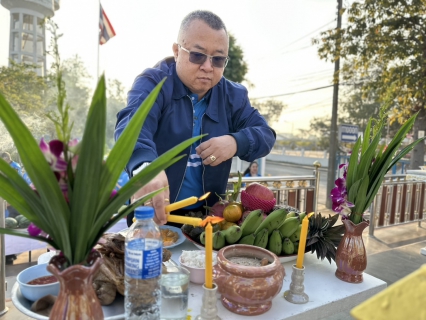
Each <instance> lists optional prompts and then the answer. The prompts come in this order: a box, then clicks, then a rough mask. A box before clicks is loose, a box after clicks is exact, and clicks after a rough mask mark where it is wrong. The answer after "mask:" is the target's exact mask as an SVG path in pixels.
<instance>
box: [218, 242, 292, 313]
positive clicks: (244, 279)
mask: <svg viewBox="0 0 426 320" xmlns="http://www.w3.org/2000/svg"><path fill="white" fill-rule="evenodd" d="M231 257H251V258H257V259H259V260H262V259H263V258H266V259H268V261H269V264H268V265H266V266H262V267H249V266H242V265H238V264H235V263H232V262H231V261H229V260H228V259H229V258H231ZM284 275H285V271H284V267H283V266H282V265H281V263H280V261H279V260H278V257H277V256H276V255H275V254H273V253H272V252H270V251H268V250H266V249H262V248H260V247H255V246H249V245H243V244H236V245H232V246H226V247H224V248H222V249H220V250H219V252H218V254H217V264H216V265H215V266H214V268H213V277H214V280H215V282H216V284H217V286H218V291H219V293H220V294H221V301H222V304H223V306H224V307H225V308H227V309H228V310H230V311H232V312H234V313H237V314H241V315H248V316H253V315H259V314H262V313H265V312H266V311H268V310H269V309H270V308H271V306H272V299H273V298H274V297H275V296H276V295H277V294H278V293H279V292H280V291H281V288H282V286H283V279H284Z"/></svg>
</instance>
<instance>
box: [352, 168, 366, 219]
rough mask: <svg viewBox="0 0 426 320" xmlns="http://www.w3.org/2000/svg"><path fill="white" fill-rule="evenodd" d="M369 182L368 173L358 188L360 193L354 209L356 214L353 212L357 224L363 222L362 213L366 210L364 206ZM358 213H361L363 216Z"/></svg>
mask: <svg viewBox="0 0 426 320" xmlns="http://www.w3.org/2000/svg"><path fill="white" fill-rule="evenodd" d="M368 184H369V179H368V175H366V176H364V178H363V179H362V180H361V183H360V185H359V188H358V195H357V198H356V203H355V207H354V208H353V209H352V212H354V213H356V214H351V220H352V222H353V223H355V224H358V223H360V222H362V214H363V213H364V211H365V210H364V206H365V201H366V198H367V191H368ZM357 214H361V216H359V215H357ZM360 217H361V218H360Z"/></svg>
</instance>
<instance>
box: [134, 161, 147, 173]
mask: <svg viewBox="0 0 426 320" xmlns="http://www.w3.org/2000/svg"><path fill="white" fill-rule="evenodd" d="M150 163H151V162H144V163H142V164H141V165H140V166H139V167H137V168H136V169H135V170H133V171H132V175H133V176H135V175H137V174H138V173H139V172H141V171H142V170H143V169H144V168H146V167H147V166H148V165H149V164H150Z"/></svg>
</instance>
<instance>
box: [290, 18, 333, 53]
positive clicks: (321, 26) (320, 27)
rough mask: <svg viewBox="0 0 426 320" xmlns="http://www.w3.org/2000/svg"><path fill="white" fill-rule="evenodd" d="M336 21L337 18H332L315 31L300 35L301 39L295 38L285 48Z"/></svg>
mask: <svg viewBox="0 0 426 320" xmlns="http://www.w3.org/2000/svg"><path fill="white" fill-rule="evenodd" d="M334 21H336V18H334V19H333V20H331V21H330V22H327V23H326V24H325V25H323V26H321V27H319V28H317V29H315V30H314V31H311V32H309V33H308V34H306V35H304V36H303V37H300V38H299V39H297V40H294V41H293V42H290V43H289V44H287V45H285V46H284V48H286V47H289V46H291V45H292V44H295V43H296V42H299V41H300V40H303V39H305V38H306V37H309V36H310V35H312V34H313V33H315V32H317V31H319V30H321V29H322V28H324V27H326V26H328V25H329V24H330V23H332V22H334Z"/></svg>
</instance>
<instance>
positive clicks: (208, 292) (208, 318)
mask: <svg viewBox="0 0 426 320" xmlns="http://www.w3.org/2000/svg"><path fill="white" fill-rule="evenodd" d="M203 289H204V292H203V303H202V305H201V314H200V315H198V316H197V317H196V318H195V320H221V318H220V317H219V316H218V315H217V306H216V301H217V298H216V292H217V285H216V284H215V283H213V288H212V289H209V288H207V287H206V284H203Z"/></svg>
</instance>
